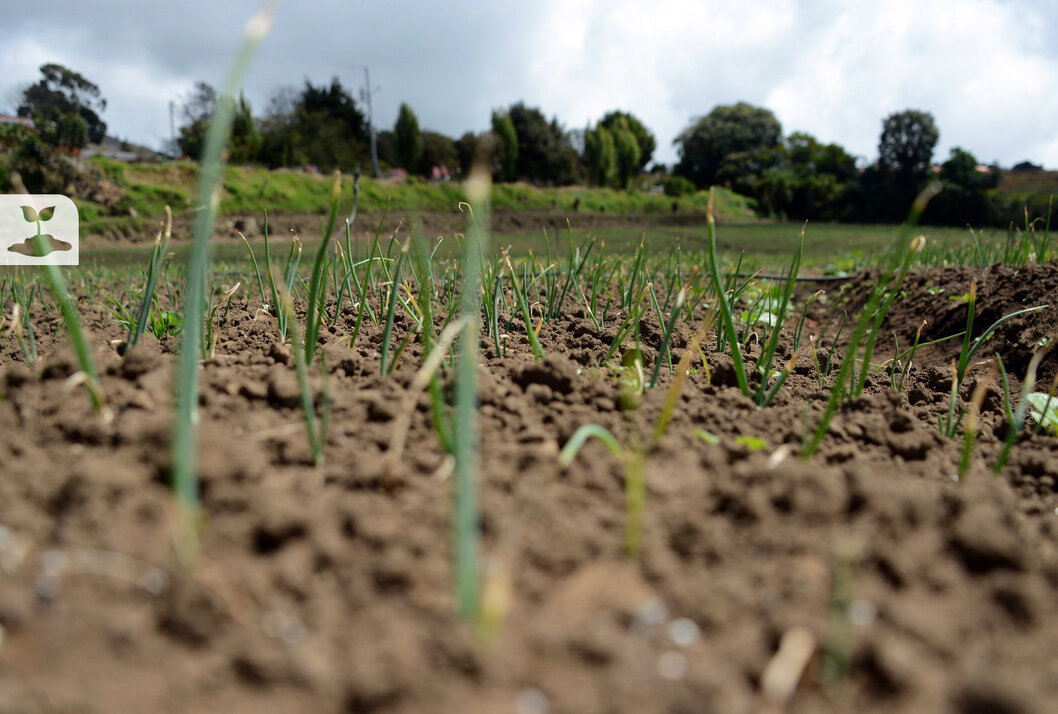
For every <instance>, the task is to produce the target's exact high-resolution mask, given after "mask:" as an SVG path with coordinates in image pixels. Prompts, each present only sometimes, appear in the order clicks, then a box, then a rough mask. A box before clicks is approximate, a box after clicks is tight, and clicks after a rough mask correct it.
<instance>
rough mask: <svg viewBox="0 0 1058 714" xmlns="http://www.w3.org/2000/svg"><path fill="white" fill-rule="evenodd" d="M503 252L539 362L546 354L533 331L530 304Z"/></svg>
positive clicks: (509, 260) (532, 347)
mask: <svg viewBox="0 0 1058 714" xmlns="http://www.w3.org/2000/svg"><path fill="white" fill-rule="evenodd" d="M501 252H502V253H503V264H504V265H505V266H506V268H507V272H508V274H509V275H510V279H511V289H512V290H513V291H514V296H515V299H516V300H517V302H518V309H519V310H520V311H521V314H522V321H523V322H524V323H525V332H526V335H527V337H528V338H529V347H530V348H531V349H532V350H533V356H534V357H535V358H536V359H538V360H542V359H544V357H546V355H545V354H544V348H543V347H541V346H540V340H538V339H537V337H536V330H535V329H533V319H532V317H531V316H530V314H529V303H528V301H527V300H526V297H525V292H524V291H523V290H522V288H521V285H520V284H519V281H518V278H517V277H516V276H515V273H514V266H513V265H512V264H511V256H510V254H509V253H508V252H507V251H506V250H503V251H501Z"/></svg>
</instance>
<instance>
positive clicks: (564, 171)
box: [507, 102, 578, 185]
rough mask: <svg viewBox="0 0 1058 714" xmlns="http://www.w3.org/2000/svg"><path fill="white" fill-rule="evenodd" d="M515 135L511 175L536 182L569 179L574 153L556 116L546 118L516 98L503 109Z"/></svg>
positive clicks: (559, 182) (573, 165)
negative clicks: (516, 145)
mask: <svg viewBox="0 0 1058 714" xmlns="http://www.w3.org/2000/svg"><path fill="white" fill-rule="evenodd" d="M507 116H509V117H510V120H511V124H512V125H513V126H514V130H515V133H516V134H517V137H518V156H517V159H516V160H515V176H516V178H518V179H521V180H525V181H530V182H532V183H537V184H555V185H563V184H568V183H570V182H572V181H573V179H574V176H575V173H576V165H577V161H578V157H577V155H576V152H575V151H574V150H573V147H572V145H571V144H570V141H569V137H568V136H567V134H566V132H565V131H564V130H563V128H562V126H561V125H560V124H559V123H558V120H557V119H552V120H551V121H550V122H548V121H547V119H546V118H545V117H544V115H543V113H542V112H541V111H540V110H539V109H537V108H535V107H527V106H525V104H524V103H522V102H519V103H517V104H513V105H511V107H510V108H509V109H508V110H507Z"/></svg>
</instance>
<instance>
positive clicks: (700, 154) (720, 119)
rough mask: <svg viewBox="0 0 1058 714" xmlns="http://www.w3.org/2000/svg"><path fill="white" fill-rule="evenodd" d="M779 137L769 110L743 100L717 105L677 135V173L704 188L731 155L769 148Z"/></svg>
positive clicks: (780, 132) (773, 117) (713, 180)
mask: <svg viewBox="0 0 1058 714" xmlns="http://www.w3.org/2000/svg"><path fill="white" fill-rule="evenodd" d="M781 139H782V125H781V124H780V123H779V120H778V119H776V118H775V115H774V114H772V112H771V111H769V110H768V109H762V108H759V107H754V106H752V105H750V104H746V103H745V102H739V103H738V104H735V105H731V106H724V105H722V106H718V107H716V108H715V109H713V110H712V111H711V112H709V113H708V114H706V115H705V116H703V117H699V118H697V119H695V120H694V121H693V122H692V124H691V125H690V126H689V127H687V128H686V129H684V130H683V131H682V132H681V133H680V135H679V136H677V137H676V140H675V141H674V142H673V143H674V144H677V145H678V147H679V148H678V153H679V155H680V161H679V163H678V164H677V165H676V173H677V174H679V175H681V176H685V177H686V178H688V179H690V180H691V181H693V182H694V183H695V185H696V186H698V187H699V188H704V187H707V186H710V185H712V184H714V183H716V181H717V172H718V171H719V170H720V167H721V164H722V163H723V161H724V160H725V159H726V158H727V157H728V156H730V155H731V154H735V153H738V152H756V151H760V150H762V149H770V148H772V147H774V146H776V145H778V143H779V141H780V140H781Z"/></svg>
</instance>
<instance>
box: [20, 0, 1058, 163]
mask: <svg viewBox="0 0 1058 714" xmlns="http://www.w3.org/2000/svg"><path fill="white" fill-rule="evenodd" d="M0 2H2V4H3V6H5V7H4V8H3V20H2V23H0V111H5V112H11V111H13V110H14V108H15V105H16V104H17V99H16V97H17V94H18V90H19V89H20V88H21V87H24V86H25V85H26V84H29V83H31V82H34V81H36V79H38V78H39V70H38V68H39V66H40V65H42V64H45V63H48V62H57V63H59V64H63V65H66V66H68V67H70V68H72V69H75V70H77V71H79V72H81V73H82V74H84V75H85V76H86V77H88V78H89V79H91V80H92V81H94V82H95V83H96V84H98V85H99V87H100V88H101V89H102V92H103V95H104V96H105V97H106V98H107V100H108V102H109V104H108V107H107V110H106V112H105V113H104V115H103V118H104V120H105V121H106V122H107V123H108V125H109V133H110V134H112V135H116V136H119V137H121V138H127V139H130V140H133V141H137V142H141V143H145V144H147V145H149V146H155V147H157V146H160V145H161V143H162V142H163V141H164V140H165V139H167V138H168V137H169V111H168V104H169V101H170V100H177V101H180V100H182V99H183V98H185V97H186V96H187V94H188V92H189V90H190V89H191V87H192V86H193V84H194V83H195V82H196V81H197V80H205V81H208V82H210V83H211V84H214V85H217V84H219V83H220V78H221V76H222V75H223V74H224V72H225V71H226V69H227V67H228V64H229V62H230V61H231V58H232V55H233V53H234V50H235V47H236V45H237V44H238V42H239V40H240V37H241V35H242V31H243V28H244V26H245V24H246V21H247V19H248V18H249V17H250V16H251V15H252V14H253V13H254V12H255V10H256V9H257V7H258V6H259V3H258V2H257V1H256V0H223V1H222V0H211V1H209V2H203V1H201V0H187V1H179V0H176V1H174V2H168V3H153V2H145V1H144V0H111V1H109V2H108V1H107V0H97V1H96V2H91V3H89V2H85V0H67V1H61V0H37V1H36V2H33V3H31V4H22V3H15V2H14V0H0ZM1056 36H1058V2H1055V0H886V1H885V2H876V1H875V0H754V1H753V2H731V1H730V0H651V1H650V2H645V1H642V0H520V1H519V2H511V1H509V0H491V1H489V2H486V1H484V0H447V2H427V1H426V0H417V1H416V0H389V1H387V2H382V1H378V2H355V1H354V2H325V1H323V0H297V1H296V2H295V1H291V0H286V2H284V3H283V4H282V5H280V7H279V11H278V14H277V17H276V22H275V25H274V26H273V28H272V32H271V34H270V35H269V36H268V37H267V38H266V39H265V41H264V43H263V45H262V46H261V50H260V53H259V55H258V56H257V59H256V61H255V62H254V65H253V67H252V69H251V70H250V73H249V76H248V78H247V81H246V85H245V89H246V93H247V96H248V97H249V99H250V100H251V102H252V104H253V106H254V109H255V112H262V111H264V110H265V109H266V108H267V104H268V98H269V97H270V96H271V95H272V93H273V92H274V91H275V90H276V89H277V88H278V87H280V86H283V85H301V84H302V83H303V82H304V80H305V79H306V78H307V79H309V80H311V81H312V82H314V83H316V84H321V83H324V82H327V81H329V80H330V78H331V77H332V76H337V77H338V78H339V79H341V81H342V82H343V83H344V84H345V85H346V86H348V87H350V88H352V89H353V90H354V95H355V94H356V93H358V92H359V89H360V87H361V85H362V84H363V69H362V66H363V65H365V64H366V65H369V66H370V68H371V80H372V84H373V85H375V86H376V87H377V92H376V93H375V95H374V110H375V123H376V126H378V127H380V128H391V127H392V125H393V122H394V121H395V119H396V115H397V108H398V106H399V105H400V103H401V102H402V101H406V102H408V103H409V104H410V105H411V106H412V108H413V109H414V110H415V111H416V113H417V114H418V116H419V122H420V125H421V126H422V127H423V128H428V129H433V130H435V131H440V132H442V133H445V134H448V135H450V136H453V137H458V136H459V135H461V134H462V133H463V132H464V131H467V130H475V131H480V130H483V129H485V128H487V126H488V123H489V113H490V110H491V109H493V108H495V107H501V106H506V105H509V104H511V103H513V102H516V101H519V100H523V101H525V102H526V103H527V104H529V105H530V106H537V107H539V108H540V109H541V110H542V111H543V112H544V113H545V114H546V115H547V116H548V117H552V116H555V117H558V119H559V121H560V122H561V123H562V124H564V125H565V126H566V127H568V128H579V127H583V126H585V125H586V124H588V123H594V122H595V121H596V120H598V119H599V117H601V116H602V115H603V114H604V113H605V112H606V111H608V110H610V109H617V108H619V109H623V110H626V111H630V112H632V113H633V114H635V115H636V116H638V117H639V118H640V119H641V120H642V121H643V122H644V123H645V124H646V125H647V126H648V127H649V128H650V129H652V130H653V131H654V133H655V135H656V136H657V139H658V151H657V152H656V153H655V159H657V160H660V161H662V162H665V163H672V162H673V161H674V160H675V159H676V156H677V155H676V149H675V147H674V146H673V144H672V141H673V139H674V138H675V136H676V135H677V134H678V133H679V132H680V131H681V130H682V129H683V128H684V127H685V126H687V125H688V124H689V123H690V121H691V119H692V118H693V117H695V116H699V115H702V114H706V113H708V112H709V111H710V110H711V109H712V108H713V107H714V106H716V105H718V104H731V103H735V102H738V101H747V102H750V103H752V104H755V105H758V106H764V107H767V108H769V109H771V110H772V111H774V112H775V114H776V116H777V117H778V118H779V120H780V121H781V122H782V126H783V131H784V132H785V133H787V134H789V133H791V132H794V131H807V132H809V133H811V134H813V135H814V136H816V137H817V138H818V139H820V140H821V141H824V142H832V141H833V142H837V143H839V144H841V145H843V146H844V147H845V148H846V149H847V150H848V151H850V152H851V153H853V154H855V155H857V156H859V157H862V159H863V160H865V161H873V160H874V159H875V158H876V157H877V145H878V135H879V133H880V132H881V123H882V119H883V118H884V117H885V116H886V115H888V114H890V113H892V112H895V111H900V110H903V109H908V108H914V109H922V110H926V111H929V112H932V114H933V116H934V117H935V118H936V121H937V125H938V127H939V129H940V145H939V146H938V150H937V152H936V153H935V155H934V158H935V159H936V160H939V161H942V160H944V159H945V158H946V157H947V156H948V153H949V151H950V149H951V147H953V146H961V147H964V148H966V149H968V150H969V151H971V152H972V153H973V154H974V155H975V156H977V158H978V159H979V160H980V161H982V162H986V163H990V162H992V161H998V162H999V163H1000V164H1002V165H1004V166H1010V165H1012V164H1014V163H1016V162H1018V161H1021V160H1024V159H1029V160H1032V161H1034V162H1036V163H1043V164H1044V165H1045V166H1047V167H1048V168H1052V169H1058V41H1056V39H1058V37H1056Z"/></svg>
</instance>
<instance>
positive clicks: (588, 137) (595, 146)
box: [584, 125, 617, 186]
mask: <svg viewBox="0 0 1058 714" xmlns="http://www.w3.org/2000/svg"><path fill="white" fill-rule="evenodd" d="M584 155H585V160H586V161H587V164H588V180H589V181H591V183H593V184H595V185H596V186H609V185H610V183H611V182H612V181H613V179H614V176H615V175H616V174H617V148H616V146H615V145H614V139H613V134H612V133H611V132H610V130H609V129H607V128H606V127H605V126H602V125H599V126H597V127H595V128H594V129H590V130H588V131H587V132H586V133H585V136H584Z"/></svg>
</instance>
